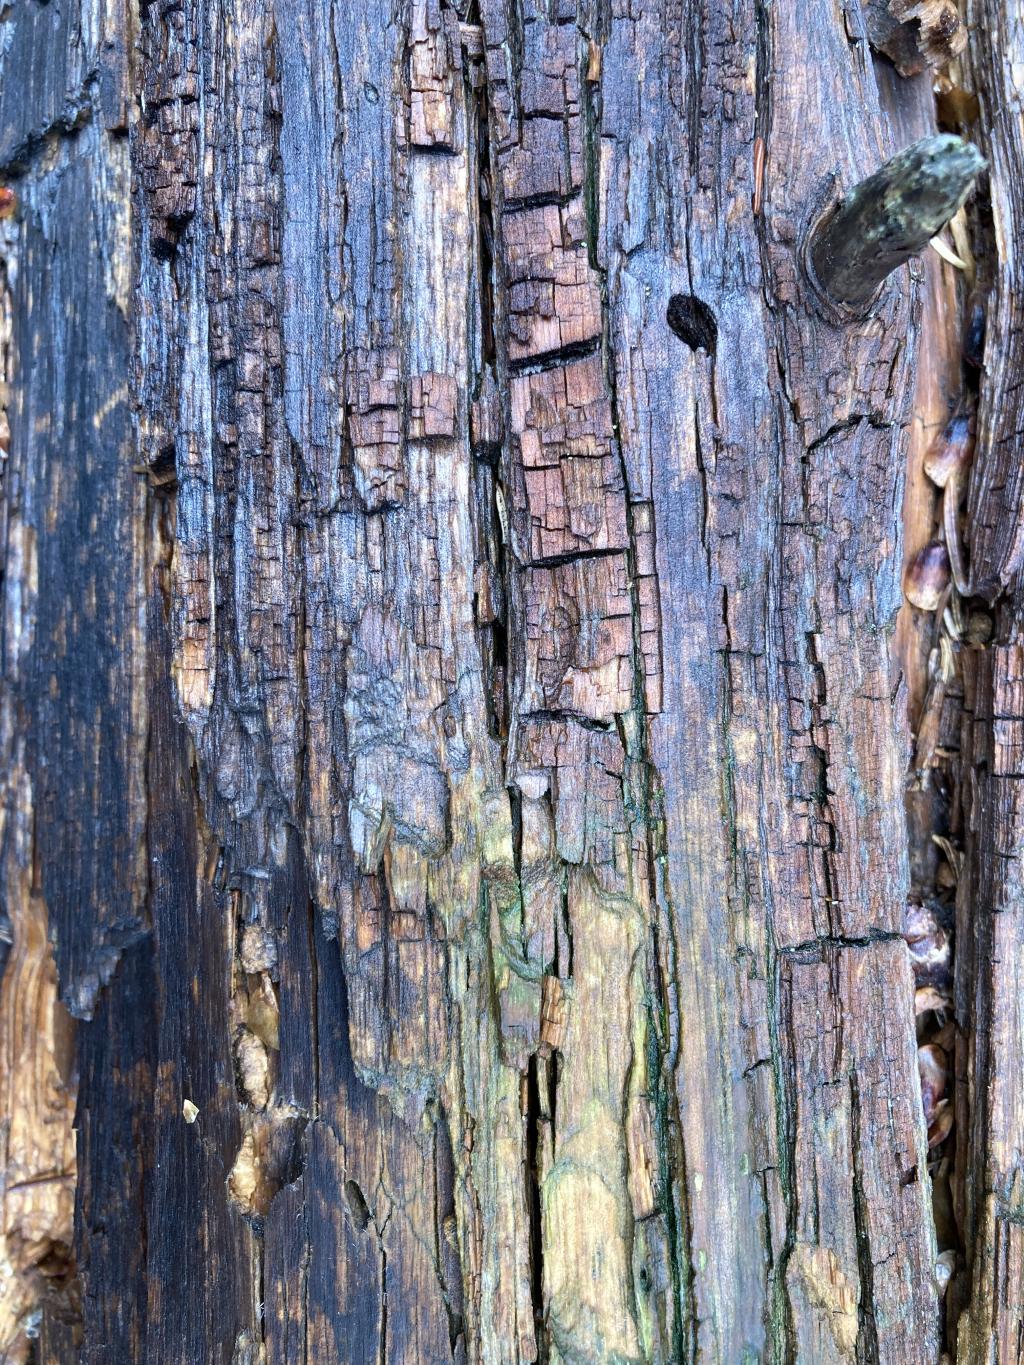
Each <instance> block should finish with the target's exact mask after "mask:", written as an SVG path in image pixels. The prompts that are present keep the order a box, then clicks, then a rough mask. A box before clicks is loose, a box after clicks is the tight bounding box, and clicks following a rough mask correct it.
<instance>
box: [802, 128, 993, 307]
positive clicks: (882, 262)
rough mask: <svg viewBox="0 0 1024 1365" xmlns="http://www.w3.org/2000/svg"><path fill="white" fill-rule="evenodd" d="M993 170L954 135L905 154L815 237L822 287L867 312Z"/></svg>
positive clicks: (863, 186) (858, 189) (858, 190)
mask: <svg viewBox="0 0 1024 1365" xmlns="http://www.w3.org/2000/svg"><path fill="white" fill-rule="evenodd" d="M985 164H986V163H985V159H984V157H983V156H982V155H981V153H980V152H979V151H978V149H977V147H975V146H974V145H973V143H970V142H965V141H964V140H963V139H962V138H959V137H954V136H953V135H952V134H949V133H943V134H940V135H939V136H937V137H926V138H922V139H921V141H920V142H915V143H914V145H913V146H912V147H907V148H906V149H905V150H904V151H902V152H898V153H897V154H896V156H894V157H893V158H892V159H891V160H890V161H887V162H886V163H885V165H884V166H881V167H879V169H878V170H877V171H875V173H874V175H870V176H868V178H867V179H866V180H862V181H861V183H860V184H859V185H857V186H855V187H854V189H852V190H851V191H850V193H849V194H848V195H847V196H846V198H845V199H844V200H843V202H842V204H841V205H840V206H839V208H838V209H837V210H836V212H835V213H833V214H832V215H831V216H830V217H829V218H828V219H826V220H825V221H823V222H822V223H820V224H819V225H818V227H817V228H816V229H815V230H814V233H813V234H812V237H811V243H810V259H811V265H812V267H813V270H814V275H815V278H816V280H817V283H818V285H819V286H820V287H821V289H822V290H823V291H824V292H825V294H827V295H828V297H829V298H830V299H832V300H834V301H835V302H836V303H839V304H845V305H846V307H848V308H854V309H857V308H864V307H866V306H867V304H868V303H869V302H870V301H871V298H872V296H873V295H874V293H875V290H876V289H877V288H878V286H879V285H880V284H881V283H882V281H883V280H884V279H885V277H886V275H888V274H890V273H891V272H892V271H893V270H895V269H896V268H897V267H898V266H901V265H902V264H903V263H904V261H907V260H909V259H910V257H911V256H913V255H914V254H915V253H916V252H918V251H922V250H923V249H924V248H925V247H926V246H927V245H928V243H929V242H930V241H931V239H932V238H933V237H934V236H935V235H936V234H937V233H939V232H941V231H942V229H943V228H944V227H945V226H946V224H947V223H948V222H949V220H950V219H951V218H952V217H953V215H954V213H956V211H957V209H959V207H960V205H961V204H962V203H963V202H964V200H965V199H966V198H967V196H968V194H969V193H970V191H971V187H972V186H973V184H974V180H975V177H976V176H977V175H978V173H979V172H980V171H982V170H983V169H984V167H985Z"/></svg>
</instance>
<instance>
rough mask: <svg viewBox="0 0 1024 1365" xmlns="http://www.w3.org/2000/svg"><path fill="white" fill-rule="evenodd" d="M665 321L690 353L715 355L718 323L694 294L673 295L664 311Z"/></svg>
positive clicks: (709, 310) (705, 305)
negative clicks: (684, 343) (705, 352)
mask: <svg viewBox="0 0 1024 1365" xmlns="http://www.w3.org/2000/svg"><path fill="white" fill-rule="evenodd" d="M665 321H666V322H667V323H668V325H669V326H670V327H671V328H672V330H673V332H675V334H676V336H677V337H679V339H680V341H685V342H686V344H687V346H689V348H690V350H691V351H707V353H708V355H710V356H713V355H714V354H715V347H716V346H717V345H718V323H717V322H716V321H715V315H714V313H712V311H711V309H710V308H709V307H708V306H707V304H706V303H704V302H703V301H702V300H701V299H698V298H697V297H696V295H694V294H673V295H672V297H671V298H670V299H669V301H668V308H667V309H666V311H665Z"/></svg>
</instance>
